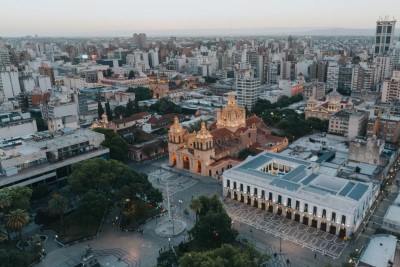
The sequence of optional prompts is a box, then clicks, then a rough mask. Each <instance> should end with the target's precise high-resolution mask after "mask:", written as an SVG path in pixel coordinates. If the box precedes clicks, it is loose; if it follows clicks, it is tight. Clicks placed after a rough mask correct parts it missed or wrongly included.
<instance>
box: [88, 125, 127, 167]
mask: <svg viewBox="0 0 400 267" xmlns="http://www.w3.org/2000/svg"><path fill="white" fill-rule="evenodd" d="M94 131H95V132H98V133H102V134H104V135H105V140H104V141H103V142H102V143H101V145H103V146H105V147H108V148H109V149H110V158H112V159H115V160H123V159H125V158H126V157H127V156H128V143H127V142H126V141H125V139H124V138H122V137H121V136H120V135H119V134H117V133H115V132H114V131H113V130H110V129H104V128H96V129H94Z"/></svg>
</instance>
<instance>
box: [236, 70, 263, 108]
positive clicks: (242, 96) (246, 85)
mask: <svg viewBox="0 0 400 267" xmlns="http://www.w3.org/2000/svg"><path fill="white" fill-rule="evenodd" d="M236 95H237V102H238V105H239V106H241V107H247V108H248V109H251V108H252V107H253V106H254V105H255V104H256V102H257V100H258V98H259V97H260V79H257V78H254V73H253V70H252V69H246V70H242V71H240V72H239V73H238V74H237V77H236Z"/></svg>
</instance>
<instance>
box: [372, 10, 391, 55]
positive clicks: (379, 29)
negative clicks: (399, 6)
mask: <svg viewBox="0 0 400 267" xmlns="http://www.w3.org/2000/svg"><path fill="white" fill-rule="evenodd" d="M395 25H396V20H394V19H392V20H390V19H389V17H385V18H382V19H379V20H378V21H377V22H376V31H375V46H374V56H377V55H385V54H389V52H390V48H391V47H392V45H393V38H394V29H395Z"/></svg>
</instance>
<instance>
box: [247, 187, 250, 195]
mask: <svg viewBox="0 0 400 267" xmlns="http://www.w3.org/2000/svg"><path fill="white" fill-rule="evenodd" d="M246 193H247V194H250V186H249V185H248V186H247V191H246Z"/></svg>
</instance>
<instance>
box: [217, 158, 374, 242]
mask: <svg viewBox="0 0 400 267" xmlns="http://www.w3.org/2000/svg"><path fill="white" fill-rule="evenodd" d="M333 155H334V154H332V153H325V154H323V155H322V156H321V157H320V158H319V159H318V160H317V161H316V162H308V161H304V160H299V159H295V158H291V157H287V156H283V155H280V154H272V153H268V152H264V153H261V154H259V155H257V156H255V157H249V158H248V159H247V160H246V161H244V162H242V163H240V164H238V165H236V166H234V167H233V168H232V169H229V170H226V171H225V172H224V173H223V193H224V196H226V197H229V198H232V199H234V200H237V201H240V202H243V203H246V204H248V205H252V206H254V207H258V208H260V209H263V210H268V211H269V212H273V213H274V214H277V215H281V216H284V217H286V218H288V219H291V220H294V221H297V222H301V223H303V224H306V225H310V226H312V227H315V228H318V229H320V230H322V231H327V232H330V233H332V234H336V235H340V236H342V237H344V236H349V235H351V233H354V232H355V231H356V230H357V228H358V227H359V225H360V224H361V222H362V219H363V217H364V216H365V214H366V212H367V210H368V208H369V207H370V206H371V205H372V202H373V201H372V200H373V196H372V191H373V190H372V188H373V185H372V183H361V182H357V181H354V180H347V179H343V178H339V177H335V176H330V175H327V174H323V173H322V172H319V171H320V164H321V163H322V162H324V161H325V160H328V157H332V156H333Z"/></svg>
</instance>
